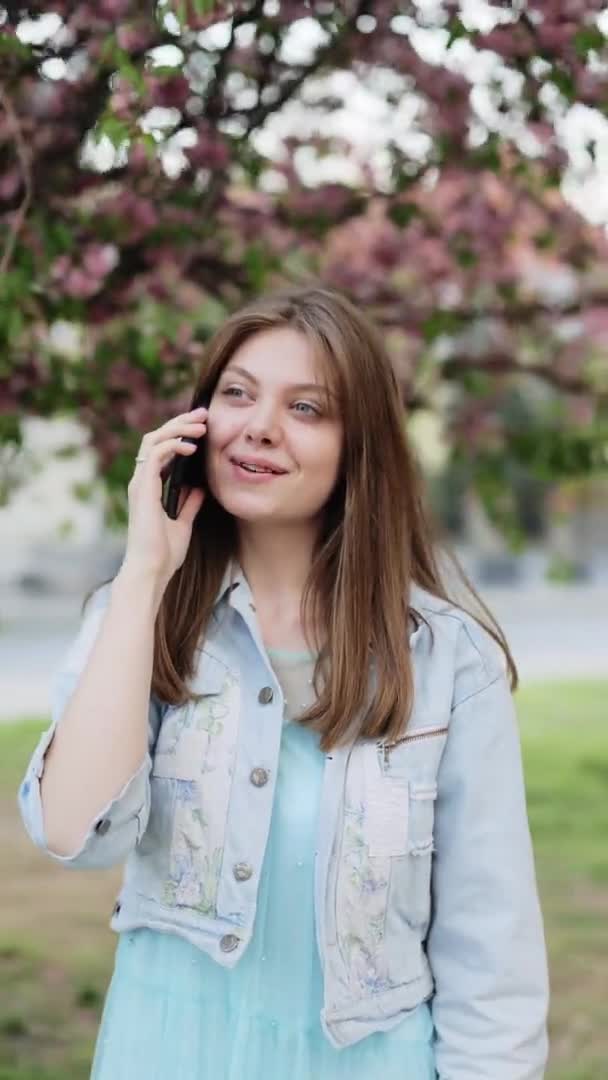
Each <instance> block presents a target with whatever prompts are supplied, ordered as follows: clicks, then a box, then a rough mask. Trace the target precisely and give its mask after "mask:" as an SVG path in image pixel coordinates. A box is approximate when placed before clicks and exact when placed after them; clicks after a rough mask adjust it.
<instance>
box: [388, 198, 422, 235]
mask: <svg viewBox="0 0 608 1080" xmlns="http://www.w3.org/2000/svg"><path fill="white" fill-rule="evenodd" d="M419 213H420V210H419V209H418V207H417V206H416V204H415V203H412V202H406V203H396V204H395V205H394V206H391V208H390V210H389V212H388V216H389V218H390V219H391V221H392V222H393V223H394V224H395V225H398V226H399V228H400V229H403V228H405V227H406V225H409V223H410V221H411V220H412V219H413V218H415V217H416V215H417V214H419Z"/></svg>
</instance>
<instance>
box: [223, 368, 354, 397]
mask: <svg viewBox="0 0 608 1080" xmlns="http://www.w3.org/2000/svg"><path fill="white" fill-rule="evenodd" d="M231 371H233V372H235V373H236V374H238V375H242V376H243V378H244V379H249V381H250V382H252V383H255V384H256V386H258V385H259V383H258V380H257V379H256V377H255V375H252V374H251V372H250V371H246V370H245V368H242V367H239V366H238V364H229V365H228V367H225V368H224V371H223V372H222V374H223V375H227V374H228V373H229V372H231ZM286 389H287V390H318V391H320V393H322V394H328V395H329V396H330V397H335V396H336V395H335V394H334V393H333V391H332V390H330V389H329V387H327V386H324V385H323V383H291V384H290V385H289V386H288V387H287V388H286Z"/></svg>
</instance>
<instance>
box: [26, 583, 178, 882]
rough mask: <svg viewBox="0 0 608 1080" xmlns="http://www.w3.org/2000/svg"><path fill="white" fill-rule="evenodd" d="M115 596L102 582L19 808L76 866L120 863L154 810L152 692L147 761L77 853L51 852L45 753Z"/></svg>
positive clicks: (155, 717)
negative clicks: (45, 800) (43, 799)
mask: <svg viewBox="0 0 608 1080" xmlns="http://www.w3.org/2000/svg"><path fill="white" fill-rule="evenodd" d="M109 596H110V585H109V584H108V585H104V586H102V588H101V589H99V590H98V591H97V593H95V595H94V597H92V599H91V600H90V601H89V603H88V605H87V608H86V611H85V614H84V617H83V619H82V622H81V625H80V628H79V630H78V633H77V634H76V636H75V638H74V640H73V641H72V643H71V645H70V647H69V648H68V650H67V652H66V654H65V656H64V659H63V663H62V664H61V665H60V667H59V669H58V671H57V672H56V674H55V677H54V680H53V686H52V690H51V724H50V726H49V728H48V729H47V730H46V731H45V732H44V733H43V734H42V735H41V737H40V740H39V742H38V745H37V746H36V749H35V750H34V753H33V754H32V757H31V759H30V761H29V764H28V766H27V770H26V773H25V776H24V778H23V781H22V783H21V786H20V788H19V793H18V805H19V812H20V814H21V817H22V820H23V823H24V825H25V828H26V831H27V833H28V834H29V836H30V838H31V839H32V840H33V842H34V844H36V846H37V847H39V848H40V849H41V850H42V851H44V852H45V853H46V854H47V855H49V856H50V857H51V858H52V859H55V860H56V861H57V862H59V863H63V864H64V865H65V866H69V867H74V868H84V867H87V868H101V867H107V866H112V865H114V864H115V863H119V862H121V861H122V860H123V859H125V858H126V856H127V855H128V854H129V852H130V851H131V850H132V849H133V848H134V847H135V845H136V844H137V843H138V842H139V840H140V839H141V837H142V836H143V833H144V832H145V829H146V826H147V824H148V817H149V814H150V770H151V767H152V761H151V752H152V749H153V746H154V743H155V741H156V738H157V736H158V730H159V727H160V723H161V720H162V715H163V712H164V709H163V707H162V706H161V703H160V702H159V701H158V700H157V699H156V698H155V697H154V696H151V698H150V705H149V715H148V720H149V725H148V750H147V753H146V756H145V758H144V760H143V761H142V763H141V765H140V766H139V768H138V769H137V770H136V771H135V772H134V773H133V775H132V776H131V777H130V778H129V780H128V781H127V783H126V784H125V785H124V787H123V789H122V791H120V792H119V794H118V795H117V796H116V798H114V799H112V800H110V802H109V803H107V805H106V806H104V807H103V808H102V810H101V812H100V813H99V814H97V815H96V817H95V818H94V820H93V821H92V822H91V824H90V826H89V828H88V830H87V833H86V836H85V838H84V840H83V843H82V844H81V846H80V847H79V848H78V849H77V850H76V851H74V852H73V853H72V854H70V855H57V854H55V852H53V851H51V850H50V848H49V846H48V843H47V839H46V836H45V831H44V819H43V814H42V802H41V797H40V781H41V778H42V775H43V772H44V764H45V754H46V752H47V750H48V748H49V746H50V744H51V742H52V739H53V736H54V734H55V730H56V728H57V725H58V724H59V723H60V722H61V717H62V716H63V714H64V712H65V709H66V707H67V705H68V702H69V700H70V698H71V696H72V693H73V692H74V689H75V688H76V685H77V682H78V679H79V677H80V674H81V672H82V670H83V668H84V667H85V665H86V662H87V660H88V657H89V655H90V652H91V649H92V647H93V645H94V642H95V639H96V637H97V634H98V632H99V628H100V626H101V622H102V619H103V615H104V612H105V609H106V607H107V605H108V601H109Z"/></svg>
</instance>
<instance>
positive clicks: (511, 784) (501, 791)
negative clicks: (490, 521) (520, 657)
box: [427, 632, 549, 1080]
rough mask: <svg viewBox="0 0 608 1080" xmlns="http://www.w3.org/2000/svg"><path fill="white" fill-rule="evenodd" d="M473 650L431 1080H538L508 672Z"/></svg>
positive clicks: (443, 892) (445, 840)
mask: <svg viewBox="0 0 608 1080" xmlns="http://www.w3.org/2000/svg"><path fill="white" fill-rule="evenodd" d="M466 633H467V636H468V632H466ZM469 644H470V650H469V664H468V669H467V673H466V676H465V677H464V678H463V680H461V684H462V683H463V682H464V683H465V684H468V685H467V687H466V690H465V691H464V695H463V696H462V697H459V696H458V695H456V697H458V701H457V704H455V705H454V706H453V708H452V715H451V720H450V727H449V733H448V739H447V742H446V747H445V751H444V755H443V759H442V762H441V765H440V771H439V778H438V798H437V806H436V839H435V854H434V860H433V864H434V869H433V885H432V920H431V926H430V930H429V935H428V939H427V955H428V958H429V962H430V965H431V970H432V972H433V976H434V979H435V994H434V997H433V998H432V1000H431V1003H430V1004H431V1008H432V1013H433V1021H434V1026H435V1032H436V1044H435V1052H436V1066H437V1072H438V1078H439V1080H542V1077H543V1076H544V1072H545V1067H546V1062H547V1053H548V1039H547V1010H548V999H549V986H548V972H547V957H546V947H545V939H544V931H543V922H542V916H541V911H540V905H539V899H538V892H537V885H536V875H535V868H534V857H533V852H532V843H531V838H530V831H529V825H528V817H527V809H526V796H525V788H524V777H523V768H522V759H521V748H520V741H519V732H518V726H517V717H516V713H515V707H514V703H513V697H512V694H511V690H510V686H509V682H508V678H507V674H506V671H505V670H504V667H503V668H499V667H498V665H497V664H496V663H494V665H493V666H492V668H489V667H488V665H487V664H484V662H483V660H481V663H480V659H481V657H480V654H479V652H477V651H476V650H474V647H473V645H472V639H471V638H470V637H469ZM473 652H475V654H476V658H475V657H474V656H473ZM465 666H466V665H465ZM474 670H475V673H476V677H475V678H472V677H471V676H472V673H473V671H474ZM473 686H475V688H473ZM461 690H462V685H461Z"/></svg>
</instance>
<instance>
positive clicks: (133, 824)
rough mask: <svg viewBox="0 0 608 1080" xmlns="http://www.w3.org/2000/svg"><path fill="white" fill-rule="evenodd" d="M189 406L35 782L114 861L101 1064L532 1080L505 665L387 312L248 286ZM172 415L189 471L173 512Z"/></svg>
mask: <svg viewBox="0 0 608 1080" xmlns="http://www.w3.org/2000/svg"><path fill="white" fill-rule="evenodd" d="M201 401H207V402H209V405H208V409H205V408H202V409H201V408H195V409H194V410H193V411H192V412H190V413H188V414H184V415H180V416H176V417H174V418H173V419H171V420H169V421H168V422H167V423H166V424H163V425H162V426H161V427H159V428H158V429H157V430H155V431H151V432H149V433H148V434H146V435H144V437H143V441H142V444H141V448H140V452H139V454H138V455H137V459H136V466H135V469H134V473H133V477H132V479H131V481H130V484H129V489H128V494H129V527H128V536H127V544H126V551H125V556H124V560H123V562H122V565H121V567H120V570H119V571H118V573H117V575H116V577H115V578H114V579H113V581H112V582H110V583H106V584H105V585H104V586H103V588H102V589H101V590H100V591H99V592H98V593H97V595H96V597H95V599H94V601H93V603H92V604H91V606H90V609H89V610H88V612H87V613H86V616H85V619H84V621H83V624H82V627H81V629H80V633H79V635H78V637H77V639H76V641H75V643H74V645H73V647H72V649H71V650H70V652H69V654H68V656H67V657H66V661H65V664H64V666H63V669H62V671H61V673H60V674H59V676H58V679H57V683H56V691H55V696H54V702H53V722H52V725H51V727H50V729H49V731H48V732H47V733H46V734H45V735H44V736H43V737H42V738H41V740H40V743H39V745H38V747H37V749H36V751H35V753H34V755H33V757H32V760H31V762H30V765H29V768H28V771H27V775H26V777H25V779H24V782H23V784H22V786H21V789H20V805H21V809H22V814H23V818H24V821H25V824H26V826H27V828H28V831H29V833H30V835H31V837H32V839H33V840H34V842H35V843H36V844H38V845H39V846H40V847H41V848H42V849H43V850H45V851H46V852H47V853H48V854H49V855H51V856H52V857H53V858H54V859H56V860H58V861H60V862H63V863H65V864H66V865H69V866H82V867H86V866H95V867H100V866H109V865H111V864H113V863H116V862H118V861H121V860H124V859H126V868H125V876H124V882H123V886H122V889H121V892H120V896H119V898H118V900H117V903H116V906H115V908H114V913H113V916H112V919H111V924H110V925H111V926H112V927H113V929H114V930H116V931H117V932H118V933H119V935H120V936H119V942H118V946H117V952H116V960H115V969H114V974H113V977H112V981H111V984H110V987H109V991H108V995H107V998H106V1002H105V1007H104V1014H103V1019H102V1023H101V1029H100V1032H99V1037H98V1040H97V1047H96V1054H95V1061H94V1065H93V1073H92V1076H93V1077H94V1080H123V1078H124V1080H126V1078H128V1080H139V1078H141V1080H144V1078H145V1080H153V1078H158V1080H164V1078H166V1077H169V1076H171V1077H177V1078H179V1080H195V1078H197V1080H198V1078H207V1080H211V1078H213V1080H237V1078H238V1080H262V1077H264V1078H266V1077H270V1078H275V1077H276V1078H277V1080H278V1078H281V1080H282V1078H283V1077H285V1076H287V1075H289V1076H290V1078H291V1080H311V1078H313V1077H314V1078H315V1080H333V1078H336V1077H348V1078H349V1080H362V1078H365V1080H375V1078H379V1077H382V1078H383V1080H433V1078H435V1077H436V1076H438V1077H439V1078H440V1080H472V1078H473V1077H474V1076H475V1077H479V1078H480V1080H482V1078H483V1080H539V1078H540V1077H542V1075H543V1071H544V1066H545V1061H546V1053H547V1039H546V1012H547V997H548V990H547V970H546V955H545V945H544V938H543V928H542V921H541V915H540V911H539V904H538V897H537V890H536V882H535V873H534V863H533V856H532V850H531V844H530V835H529V829H528V821H527V816H526V805H525V794H524V785H523V778H522V765H521V756H520V748H519V740H518V733H517V723H516V716H515V712H514V707H513V701H512V696H511V692H512V689H514V688H515V687H516V685H517V674H516V670H515V666H514V663H513V660H512V657H511V655H510V652H509V649H508V647H507V645H506V642H505V640H504V638H503V636H502V634H501V632H500V629H499V628H498V627H496V624H494V626H495V627H496V628H495V629H492V628H491V627H489V626H485V624H482V623H481V622H480V621H478V620H477V619H476V618H475V617H473V616H472V615H470V614H468V613H467V612H466V611H465V610H464V609H463V608H462V607H459V606H458V605H457V604H456V603H454V602H453V601H451V600H450V599H449V598H448V594H447V591H446V586H445V584H444V582H443V580H442V577H441V573H440V570H439V568H438V565H437V562H436V561H435V552H434V549H433V544H434V543H435V542H436V536H435V534H434V532H433V530H432V529H431V525H430V523H429V516H428V513H427V510H426V509H425V505H424V502H425V500H424V497H423V492H422V489H421V481H420V479H419V475H418V470H417V468H416V465H415V462H414V458H413V455H412V451H411V450H410V448H409V447H408V442H407V438H406V435H405V433H404V426H403V417H402V412H401V407H400V402H399V394H398V387H397V384H396V380H395V377H394V374H393V371H392V368H391V364H390V362H389V359H388V357H387V354H386V352H385V350H384V348H383V345H382V342H381V340H380V338H379V335H378V333H377V332H376V331H375V330H374V329H373V328H372V327H371V326H370V324H369V322H368V321H367V320H366V319H365V318H364V317H363V316H362V315H361V314H360V313H359V312H358V311H357V310H356V309H355V308H354V306H353V305H351V304H350V303H349V302H348V301H347V300H346V299H344V298H343V297H341V296H340V295H338V294H336V293H333V292H330V291H328V290H326V289H323V288H316V287H306V288H302V289H296V290H293V291H288V292H285V293H281V294H276V295H273V296H270V297H266V298H262V299H261V300H259V301H258V302H256V303H253V304H251V305H250V306H248V307H247V308H246V309H244V310H242V311H240V312H237V313H236V314H235V315H233V316H232V317H231V318H229V319H228V320H227V322H226V323H225V325H224V326H223V327H222V328H221V329H220V330H219V331H218V332H217V333H216V335H215V336H214V337H213V339H212V340H211V342H210V343H209V345H208V348H207V352H206V355H205V359H204V362H203V364H202V369H201V372H200V375H199V379H198V384H197V386H196V389H195V393H194V404H195V405H197V404H198V403H199V402H201ZM185 437H190V438H194V439H202V442H203V446H204V458H205V460H204V464H203V469H204V473H205V476H206V481H205V493H203V491H202V490H201V489H200V488H198V487H192V488H191V489H190V490H184V491H183V494H182V496H181V499H180V505H179V511H178V516H177V517H176V518H175V519H174V520H173V519H171V518H169V517H168V516H167V514H166V513H165V511H164V509H163V508H162V506H161V492H162V480H163V477H164V476H165V474H166V469H167V466H168V464H169V463H170V462H171V460H172V459H173V458H174V456H175V455H176V454H179V455H190V454H192V453H194V452H195V450H194V449H193V445H194V444H192V446H191V444H189V443H188V442H185V441H182V440H183V439H184V438H185ZM463 580H464V581H466V579H465V578H464V576H463ZM467 584H468V583H467ZM485 610H487V609H485Z"/></svg>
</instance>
